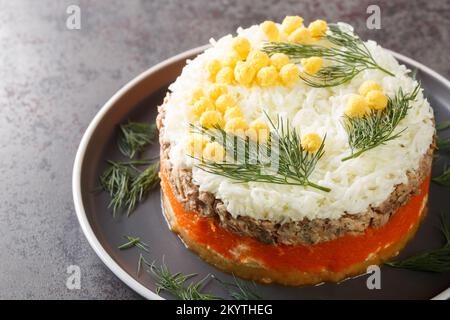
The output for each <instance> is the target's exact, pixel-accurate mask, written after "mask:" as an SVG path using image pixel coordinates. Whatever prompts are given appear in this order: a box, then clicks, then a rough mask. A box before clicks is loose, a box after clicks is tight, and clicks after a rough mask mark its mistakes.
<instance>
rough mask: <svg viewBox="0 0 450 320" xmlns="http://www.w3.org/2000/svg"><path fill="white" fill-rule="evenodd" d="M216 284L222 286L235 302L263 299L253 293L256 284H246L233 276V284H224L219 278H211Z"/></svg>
mask: <svg viewBox="0 0 450 320" xmlns="http://www.w3.org/2000/svg"><path fill="white" fill-rule="evenodd" d="M212 277H213V278H214V279H215V280H216V281H217V282H219V283H220V285H222V286H223V287H224V288H225V290H226V291H227V292H228V295H229V296H230V297H232V298H233V299H235V300H262V299H263V298H262V297H261V296H260V295H259V294H257V293H256V292H255V290H256V289H257V288H256V284H255V283H254V282H251V284H248V283H246V282H244V281H242V280H239V279H237V278H236V277H235V275H234V274H233V280H234V282H233V283H231V282H225V281H223V280H220V279H219V278H217V277H215V276H214V275H213V276H212Z"/></svg>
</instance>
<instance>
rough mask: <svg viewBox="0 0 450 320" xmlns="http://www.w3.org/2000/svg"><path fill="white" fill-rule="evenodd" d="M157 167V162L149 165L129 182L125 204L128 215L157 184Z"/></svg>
mask: <svg viewBox="0 0 450 320" xmlns="http://www.w3.org/2000/svg"><path fill="white" fill-rule="evenodd" d="M158 167H159V161H157V162H155V163H153V164H151V165H150V166H149V167H148V168H147V169H145V170H144V171H143V172H141V173H140V174H139V175H138V176H136V177H135V178H134V179H133V180H132V181H131V185H130V189H129V193H128V196H127V200H126V202H125V206H126V207H127V212H128V215H129V214H130V213H131V212H132V211H133V210H134V208H135V207H136V205H137V203H138V202H140V201H142V199H143V198H144V197H145V196H146V195H147V193H148V192H149V191H150V190H151V189H153V188H154V187H155V186H156V185H157V184H158V181H159V175H158V173H159V170H158Z"/></svg>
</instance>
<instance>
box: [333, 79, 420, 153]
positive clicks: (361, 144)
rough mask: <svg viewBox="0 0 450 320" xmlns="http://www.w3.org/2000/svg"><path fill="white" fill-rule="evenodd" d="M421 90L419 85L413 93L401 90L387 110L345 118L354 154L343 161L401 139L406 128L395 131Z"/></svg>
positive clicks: (349, 141)
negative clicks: (359, 116)
mask: <svg viewBox="0 0 450 320" xmlns="http://www.w3.org/2000/svg"><path fill="white" fill-rule="evenodd" d="M419 90H420V85H417V86H416V87H415V88H414V90H413V91H412V92H411V93H409V94H405V93H404V92H403V90H402V89H401V88H400V89H399V90H398V92H397V93H396V94H395V96H394V98H389V101H388V105H387V107H386V109H384V110H382V111H376V112H375V111H372V112H371V113H370V114H368V115H366V116H364V117H361V118H357V117H355V118H351V117H347V116H345V118H344V121H343V126H344V128H345V129H346V131H347V133H348V143H349V145H350V148H351V149H352V154H351V155H350V156H348V157H345V158H343V159H342V161H346V160H350V159H353V158H356V157H358V156H360V155H361V154H362V153H364V152H366V151H368V150H371V149H373V148H375V147H378V146H379V145H382V144H385V143H386V142H388V141H391V140H394V139H396V138H398V137H400V135H401V134H402V133H403V131H405V130H406V128H405V129H403V130H401V131H399V132H395V129H396V128H397V125H398V124H399V123H400V121H401V120H402V119H403V118H405V116H406V114H407V112H408V110H409V108H410V102H411V101H414V100H415V99H416V97H417V94H418V93H419Z"/></svg>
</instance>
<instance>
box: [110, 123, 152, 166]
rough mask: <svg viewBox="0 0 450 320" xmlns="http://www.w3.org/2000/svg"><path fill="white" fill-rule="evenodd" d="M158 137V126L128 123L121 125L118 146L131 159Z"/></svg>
mask: <svg viewBox="0 0 450 320" xmlns="http://www.w3.org/2000/svg"><path fill="white" fill-rule="evenodd" d="M155 136H156V125H155V124H153V123H152V124H150V123H146V122H132V121H128V123H126V124H121V125H120V136H119V139H118V140H117V145H118V147H119V150H120V152H121V153H122V154H123V155H125V156H127V157H128V158H130V159H133V158H134V156H135V155H136V154H138V153H140V152H142V151H143V150H144V148H145V147H146V146H147V145H148V144H150V143H151V142H152V141H153V139H154V138H155Z"/></svg>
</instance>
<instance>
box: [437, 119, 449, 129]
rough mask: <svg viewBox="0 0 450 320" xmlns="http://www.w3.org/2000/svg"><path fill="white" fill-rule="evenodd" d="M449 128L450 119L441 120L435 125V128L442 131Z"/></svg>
mask: <svg viewBox="0 0 450 320" xmlns="http://www.w3.org/2000/svg"><path fill="white" fill-rule="evenodd" d="M448 128H450V120H446V121H442V122H440V123H438V124H437V125H436V130H438V131H442V130H446V129H448Z"/></svg>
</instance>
